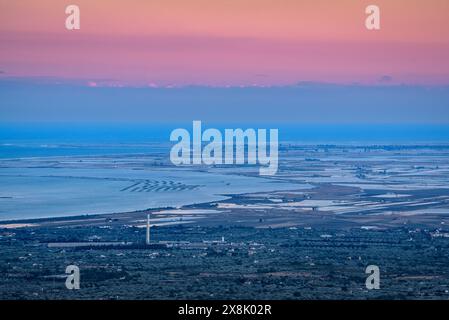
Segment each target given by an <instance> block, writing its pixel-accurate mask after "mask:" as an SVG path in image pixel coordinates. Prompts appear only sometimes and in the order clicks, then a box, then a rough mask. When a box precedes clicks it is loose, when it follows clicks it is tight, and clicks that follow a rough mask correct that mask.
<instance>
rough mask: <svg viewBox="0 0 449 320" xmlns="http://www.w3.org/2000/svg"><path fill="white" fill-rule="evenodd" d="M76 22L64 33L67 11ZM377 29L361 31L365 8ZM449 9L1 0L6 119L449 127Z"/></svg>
mask: <svg viewBox="0 0 449 320" xmlns="http://www.w3.org/2000/svg"><path fill="white" fill-rule="evenodd" d="M68 4H76V5H78V6H79V8H80V11H81V28H80V30H71V31H69V30H66V29H65V19H66V17H67V15H66V14H65V12H64V11H65V7H66V6H67V5H68ZM370 4H376V5H378V6H379V8H380V18H381V29H380V30H376V31H372V30H371V31H370V30H367V29H366V28H365V19H366V16H367V15H366V14H365V7H366V6H368V5H370ZM447 12H449V1H447V0H428V1H421V0H370V1H365V0H339V1H335V0H314V1H303V0H238V1H237V0H213V1H211V0H164V1H160V0H159V1H156V0H148V1H143V0H95V1H93V0H73V1H70V3H69V2H67V1H61V0H40V1H34V0H20V1H9V0H0V122H14V121H21V122H24V121H25V122H26V121H38V122H39V121H71V120H73V121H80V122H82V121H111V122H112V121H120V120H123V121H125V120H126V121H130V122H133V121H160V122H163V121H165V122H169V121H177V120H182V121H184V120H194V119H200V120H201V119H204V120H211V121H212V120H222V121H234V120H235V119H242V121H246V120H257V121H261V122H264V121H265V122H267V121H279V122H293V123H317V122H318V123H333V122H337V123H365V122H366V123H430V124H432V123H438V124H441V123H443V124H444V123H447V124H449V111H448V109H449V100H448V96H449V59H448V57H449V19H448V18H447Z"/></svg>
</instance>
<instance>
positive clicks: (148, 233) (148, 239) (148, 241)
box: [147, 214, 150, 244]
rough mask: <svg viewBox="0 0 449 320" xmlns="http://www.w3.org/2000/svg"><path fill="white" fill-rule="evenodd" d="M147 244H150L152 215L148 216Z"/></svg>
mask: <svg viewBox="0 0 449 320" xmlns="http://www.w3.org/2000/svg"><path fill="white" fill-rule="evenodd" d="M147 244H150V214H147Z"/></svg>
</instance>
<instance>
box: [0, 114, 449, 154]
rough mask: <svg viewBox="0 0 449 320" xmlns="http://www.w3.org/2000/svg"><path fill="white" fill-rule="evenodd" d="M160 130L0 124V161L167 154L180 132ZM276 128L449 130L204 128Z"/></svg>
mask: <svg viewBox="0 0 449 320" xmlns="http://www.w3.org/2000/svg"><path fill="white" fill-rule="evenodd" d="M191 127H192V123H191V122H190V123H189V122H186V123H178V124H172V125H168V124H166V125H161V124H156V125H155V124H148V125H144V124H134V125H125V124H114V125H105V124H85V125H81V124H0V158H16V157H44V156H70V155H108V154H135V153H139V154H142V153H143V154H145V153H151V152H155V151H161V152H165V151H167V150H168V149H169V148H170V146H171V145H172V143H171V142H170V141H169V137H170V133H171V131H172V130H173V129H176V128H186V129H188V130H189V131H191ZM211 127H214V128H217V129H220V130H224V129H225V128H243V129H245V128H255V129H257V128H267V129H268V128H277V129H279V140H280V141H288V142H296V143H304V144H313V143H326V144H330V143H337V144H338V143H341V144H345V143H358V144H376V143H380V144H425V143H449V125H303V124H301V125H291V124H289V125H285V124H282V125H279V124H256V123H247V124H239V123H233V124H228V125H223V124H214V123H203V130H204V129H206V128H211Z"/></svg>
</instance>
